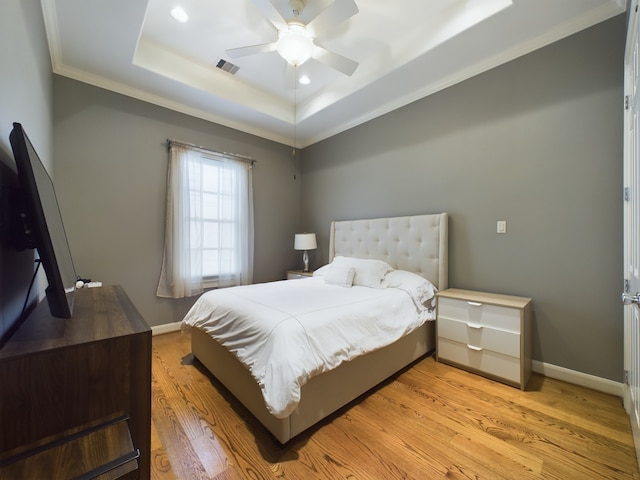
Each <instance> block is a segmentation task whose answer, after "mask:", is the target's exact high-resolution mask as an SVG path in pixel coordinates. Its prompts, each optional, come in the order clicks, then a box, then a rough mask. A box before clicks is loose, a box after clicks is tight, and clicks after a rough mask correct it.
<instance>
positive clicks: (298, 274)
mask: <svg viewBox="0 0 640 480" xmlns="http://www.w3.org/2000/svg"><path fill="white" fill-rule="evenodd" d="M309 277H313V272H303V271H302V270H287V280H300V279H302V278H309Z"/></svg>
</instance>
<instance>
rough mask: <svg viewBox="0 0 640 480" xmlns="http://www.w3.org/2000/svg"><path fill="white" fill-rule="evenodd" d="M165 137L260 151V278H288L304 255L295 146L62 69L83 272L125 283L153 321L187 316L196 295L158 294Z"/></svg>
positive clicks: (60, 106)
mask: <svg viewBox="0 0 640 480" xmlns="http://www.w3.org/2000/svg"><path fill="white" fill-rule="evenodd" d="M167 138H173V139H176V140H181V141H185V142H189V143H194V144H196V145H202V146H206V147H210V148H212V149H215V150H218V151H224V152H233V153H238V154H242V155H248V156H250V157H252V158H254V159H256V160H257V161H258V163H257V165H256V166H255V167H254V171H253V175H254V204H255V265H254V281H255V282H264V281H269V280H277V279H282V278H284V276H285V270H286V269H288V268H294V267H296V266H297V265H298V263H299V259H298V255H297V254H296V252H295V251H294V250H293V237H294V234H295V232H296V231H297V228H298V227H299V226H300V218H301V217H300V212H301V207H300V196H301V187H300V184H301V181H300V176H299V172H298V169H299V167H298V165H296V162H294V160H293V158H292V155H291V149H290V148H289V147H287V146H284V145H282V144H277V143H274V142H271V141H268V140H264V139H260V138H258V137H254V136H251V135H248V134H244V133H241V132H238V131H236V130H232V129H229V128H226V127H222V126H220V125H216V124H213V123H210V122H206V121H203V120H199V119H196V118H193V117H190V116H187V115H183V114H180V113H176V112H174V111H171V110H167V109H164V108H161V107H157V106H154V105H150V104H148V103H145V102H141V101H138V100H134V99H132V98H129V97H126V96H123V95H119V94H116V93H112V92H109V91H106V90H103V89H100V88H96V87H92V86H89V85H87V84H84V83H80V82H77V81H74V80H70V79H68V78H65V77H60V76H54V139H55V142H54V143H55V149H54V158H55V177H56V189H57V193H58V197H59V198H58V200H59V203H60V209H61V212H62V215H63V219H64V221H65V226H66V229H67V236H68V237H69V244H70V247H71V252H72V255H73V258H74V263H75V267H76V271H77V272H78V274H79V275H81V276H82V277H85V278H91V279H92V280H95V281H102V282H103V283H105V284H121V285H122V286H123V287H124V289H125V290H126V292H127V293H128V295H129V296H130V297H131V299H132V301H133V303H134V304H135V305H136V307H137V308H138V310H140V312H141V314H142V315H143V316H144V318H145V319H146V320H147V323H149V325H152V326H153V325H160V324H165V323H171V322H178V321H180V320H182V317H183V316H184V314H185V313H186V310H187V309H188V308H189V307H190V306H191V305H192V304H193V301H194V300H193V299H188V300H182V301H181V300H171V299H163V298H158V297H156V295H155V292H156V287H157V285H158V278H159V275H160V267H161V262H162V252H163V244H164V217H165V202H166V196H165V195H166V180H167V151H166V147H165V142H166V139H167ZM294 175H295V177H296V178H294Z"/></svg>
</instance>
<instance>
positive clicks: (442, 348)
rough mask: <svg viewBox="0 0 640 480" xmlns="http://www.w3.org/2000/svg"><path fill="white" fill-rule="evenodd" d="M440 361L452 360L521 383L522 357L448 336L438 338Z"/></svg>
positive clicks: (462, 365)
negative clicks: (451, 338) (472, 344)
mask: <svg viewBox="0 0 640 480" xmlns="http://www.w3.org/2000/svg"><path fill="white" fill-rule="evenodd" d="M437 347H438V361H442V362H444V363H447V361H451V362H453V363H455V364H457V365H458V366H461V367H466V368H470V369H472V370H474V371H477V372H480V373H485V374H488V375H492V376H495V377H499V378H501V379H504V380H508V381H509V382H512V383H514V384H520V382H521V375H520V358H516V357H512V356H509V355H503V354H501V353H498V352H493V351H491V350H484V349H481V348H480V349H478V348H477V347H474V346H471V345H467V344H464V343H460V342H454V341H452V340H449V339H446V338H441V337H439V338H438V345H437Z"/></svg>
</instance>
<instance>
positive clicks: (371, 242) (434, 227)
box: [329, 213, 449, 290]
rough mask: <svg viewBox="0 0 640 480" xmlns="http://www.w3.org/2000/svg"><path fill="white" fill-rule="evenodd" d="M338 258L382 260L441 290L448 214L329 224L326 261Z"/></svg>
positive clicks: (444, 279) (444, 284) (445, 271)
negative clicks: (327, 258)
mask: <svg viewBox="0 0 640 480" xmlns="http://www.w3.org/2000/svg"><path fill="white" fill-rule="evenodd" d="M338 255H342V256H345V257H356V258H375V259H378V260H384V261H385V262H387V263H388V264H389V265H391V266H392V267H393V268H395V269H399V270H407V271H410V272H414V273H417V274H419V275H422V276H423V277H425V278H427V279H428V280H429V281H430V282H431V283H433V284H434V285H435V286H436V287H438V290H444V289H446V288H447V286H448V267H449V265H448V215H447V214H446V213H438V214H433V215H414V216H408V217H390V218H374V219H369V220H346V221H340V222H332V223H331V232H330V237H329V261H331V260H332V259H333V257H335V256H338Z"/></svg>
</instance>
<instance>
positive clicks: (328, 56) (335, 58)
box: [227, 0, 358, 76]
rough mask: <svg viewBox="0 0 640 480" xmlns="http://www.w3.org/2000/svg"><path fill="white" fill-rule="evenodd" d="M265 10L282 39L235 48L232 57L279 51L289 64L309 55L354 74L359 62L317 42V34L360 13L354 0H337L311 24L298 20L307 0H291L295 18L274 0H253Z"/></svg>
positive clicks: (229, 53) (230, 52)
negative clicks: (285, 14)
mask: <svg viewBox="0 0 640 480" xmlns="http://www.w3.org/2000/svg"><path fill="white" fill-rule="evenodd" d="M253 3H254V4H255V5H256V7H258V9H259V10H260V11H261V12H262V14H263V15H264V16H265V17H266V18H267V20H269V21H270V22H271V23H272V24H273V26H274V27H275V28H276V29H277V30H278V40H276V41H274V42H271V43H263V44H260V45H251V46H248V47H240V48H232V49H229V50H227V54H228V55H229V56H230V57H232V58H237V57H244V56H246V55H254V54H256V53H265V52H273V51H277V52H278V53H279V54H280V56H281V57H282V58H284V59H285V60H286V61H287V62H288V63H289V65H292V66H294V67H298V66H300V65H302V64H303V63H304V62H306V61H307V60H308V59H309V58H314V59H316V60H318V61H320V62H322V63H324V64H326V65H328V66H329V67H331V68H333V69H335V70H337V71H339V72H341V73H343V74H345V75H348V76H351V75H352V74H353V72H355V71H356V68H358V62H356V61H354V60H351V59H350V58H347V57H344V56H342V55H340V54H338V53H336V52H332V51H330V50H327V49H326V48H323V47H322V46H320V45H318V44H317V43H315V38H316V36H317V35H318V34H319V33H321V32H323V31H324V30H326V29H328V28H330V27H333V26H335V25H337V24H340V23H342V22H344V21H345V20H347V19H349V18H351V17H352V16H353V15H355V14H356V13H358V6H357V5H356V3H355V1H354V0H335V1H334V2H333V3H332V4H331V5H329V6H328V7H327V8H325V9H324V10H323V11H322V12H320V13H319V14H318V15H317V16H316V17H315V18H314V19H312V20H311V21H309V22H308V23H307V24H304V23H303V22H301V21H299V20H298V17H299V15H300V13H301V12H302V11H303V10H304V7H305V6H306V3H307V0H290V2H289V5H290V6H291V10H292V13H293V15H294V17H295V18H294V19H293V20H290V21H288V22H287V21H286V20H285V19H284V17H283V15H282V14H281V13H280V12H279V11H278V9H277V8H276V7H275V6H274V5H273V3H271V0H253Z"/></svg>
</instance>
